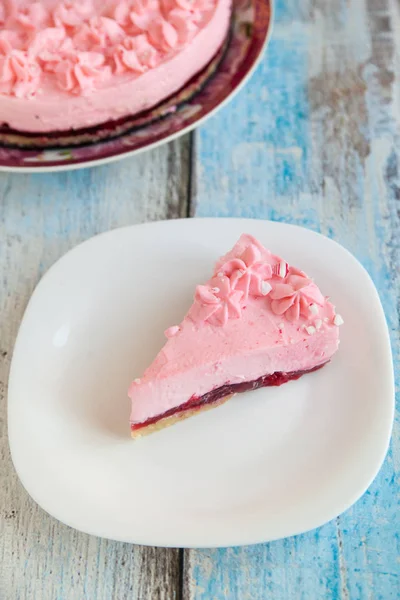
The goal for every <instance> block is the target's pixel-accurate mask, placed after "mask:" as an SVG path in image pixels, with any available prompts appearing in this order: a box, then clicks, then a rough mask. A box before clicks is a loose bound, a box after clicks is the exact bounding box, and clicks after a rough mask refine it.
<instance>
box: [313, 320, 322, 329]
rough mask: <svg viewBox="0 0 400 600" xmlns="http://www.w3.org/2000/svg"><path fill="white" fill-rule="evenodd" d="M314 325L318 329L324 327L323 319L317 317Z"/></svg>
mask: <svg viewBox="0 0 400 600" xmlns="http://www.w3.org/2000/svg"><path fill="white" fill-rule="evenodd" d="M314 325H315V327H316V329H317V330H318V329H321V327H322V321H321V319H317V320H316V321H315V323H314Z"/></svg>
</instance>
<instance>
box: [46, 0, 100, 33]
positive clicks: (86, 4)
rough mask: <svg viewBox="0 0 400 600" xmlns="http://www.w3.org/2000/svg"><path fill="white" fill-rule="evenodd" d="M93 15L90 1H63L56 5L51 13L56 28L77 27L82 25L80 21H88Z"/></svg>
mask: <svg viewBox="0 0 400 600" xmlns="http://www.w3.org/2000/svg"><path fill="white" fill-rule="evenodd" d="M93 14H94V7H93V2H92V0H79V1H78V2H77V1H76V0H64V1H63V2H59V3H57V6H56V8H55V10H54V12H53V19H54V23H55V25H56V26H58V27H60V26H63V25H65V26H66V27H77V26H80V25H82V21H84V20H85V19H90V17H91V15H93Z"/></svg>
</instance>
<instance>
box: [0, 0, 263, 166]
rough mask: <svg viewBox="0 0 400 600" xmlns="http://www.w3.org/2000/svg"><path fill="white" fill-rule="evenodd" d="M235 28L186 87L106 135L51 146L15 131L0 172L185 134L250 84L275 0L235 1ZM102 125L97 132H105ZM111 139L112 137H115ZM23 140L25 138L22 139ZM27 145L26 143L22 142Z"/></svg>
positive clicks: (82, 160)
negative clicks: (272, 3) (250, 77)
mask: <svg viewBox="0 0 400 600" xmlns="http://www.w3.org/2000/svg"><path fill="white" fill-rule="evenodd" d="M233 4H234V10H233V19H232V28H231V33H230V36H229V39H228V42H227V45H226V47H224V48H223V49H221V51H220V53H219V55H218V56H217V57H216V58H215V59H214V61H212V63H211V64H210V65H208V67H207V68H206V69H205V70H204V71H203V72H202V73H200V74H199V75H198V76H197V77H195V78H194V79H193V80H191V81H190V82H189V83H188V84H187V85H186V86H185V88H184V89H182V90H180V92H178V94H176V95H175V96H174V97H172V98H169V99H168V100H166V101H165V102H164V103H162V104H161V105H159V106H157V107H156V108H154V109H153V110H151V111H147V112H146V113H143V114H142V115H140V116H136V117H134V118H132V119H128V120H126V121H124V122H122V123H121V122H119V123H115V124H113V125H112V128H113V131H112V132H110V124H108V125H107V126H106V129H107V132H106V133H105V137H107V140H104V141H95V142H93V133H92V132H88V136H87V140H84V141H83V143H82V137H80V138H79V145H76V139H73V137H72V138H71V139H70V140H68V138H65V137H64V138H59V139H58V138H54V143H53V142H52V144H51V147H47V148H45V149H44V148H43V147H39V146H37V147H33V148H32V147H30V148H27V147H26V146H27V145H28V144H29V143H30V144H33V143H34V142H32V141H30V142H29V140H28V139H27V140H22V144H21V141H20V140H19V138H18V136H16V137H12V136H10V137H9V139H8V140H7V141H8V143H7V144H5V143H4V142H3V143H2V144H1V145H0V171H20V172H27V171H28V172H33V171H35V172H37V171H57V170H68V169H79V168H82V167H89V166H94V165H96V164H101V163H105V162H110V161H114V160H118V159H120V158H124V157H126V156H128V155H132V154H134V153H137V152H141V151H143V150H146V149H149V148H152V147H155V146H157V145H160V144H162V143H164V142H167V141H170V140H172V139H174V138H176V137H178V136H179V135H182V134H183V133H186V132H188V131H190V130H191V129H193V128H194V127H196V126H197V125H199V124H200V123H201V122H202V121H204V120H205V119H206V118H208V117H210V116H211V114H213V113H214V112H215V111H216V110H217V109H219V108H221V107H222V106H223V105H224V104H225V102H227V101H228V100H229V99H231V98H232V97H233V95H234V93H235V92H237V91H238V90H239V89H240V87H241V86H242V85H243V84H244V83H245V81H246V80H247V79H248V77H249V76H250V74H251V73H252V72H253V70H254V68H255V67H256V65H257V63H258V60H259V59H260V57H261V54H262V51H263V49H264V47H265V46H266V44H267V41H268V38H269V34H270V30H271V14H272V6H271V0H233ZM102 134H103V131H102V130H101V128H99V129H98V131H97V132H96V134H95V137H96V138H97V140H98V139H99V138H101V137H102ZM110 138H112V139H110ZM21 139H22V138H21ZM21 145H24V146H25V147H21Z"/></svg>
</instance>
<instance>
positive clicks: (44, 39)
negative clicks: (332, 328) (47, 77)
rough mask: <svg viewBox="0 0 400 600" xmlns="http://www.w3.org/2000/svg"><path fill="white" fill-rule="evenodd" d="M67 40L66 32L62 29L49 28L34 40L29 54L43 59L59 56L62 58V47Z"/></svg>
mask: <svg viewBox="0 0 400 600" xmlns="http://www.w3.org/2000/svg"><path fill="white" fill-rule="evenodd" d="M64 40H65V31H64V29H63V28H62V27H47V28H46V29H43V30H42V31H38V32H37V33H36V34H35V35H34V36H33V38H32V42H31V44H30V46H29V54H30V55H31V56H39V58H42V57H43V60H45V57H46V55H49V56H50V55H52V54H57V58H58V59H59V58H60V56H59V55H60V51H61V45H62V43H63V42H64Z"/></svg>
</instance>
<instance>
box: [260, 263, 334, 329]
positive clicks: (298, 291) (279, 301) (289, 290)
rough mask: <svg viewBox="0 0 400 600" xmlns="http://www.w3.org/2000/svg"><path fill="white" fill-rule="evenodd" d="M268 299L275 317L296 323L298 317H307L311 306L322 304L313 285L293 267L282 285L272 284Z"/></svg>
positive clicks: (318, 292)
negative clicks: (279, 316)
mask: <svg viewBox="0 0 400 600" xmlns="http://www.w3.org/2000/svg"><path fill="white" fill-rule="evenodd" d="M269 297H270V299H271V309H272V311H273V312H274V313H275V314H276V315H285V317H286V318H287V320H288V321H296V320H297V319H298V318H299V317H300V315H302V316H304V317H309V316H310V313H311V311H310V305H311V304H316V305H319V306H322V305H323V304H324V297H323V295H322V294H321V292H320V291H319V289H318V287H317V286H316V285H315V283H313V282H312V281H311V279H308V277H306V275H305V274H304V273H303V272H302V271H298V270H297V269H294V268H293V267H292V268H291V269H289V273H288V275H287V276H286V277H285V279H284V280H283V282H282V283H277V282H273V283H272V290H271V292H270V294H269Z"/></svg>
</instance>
